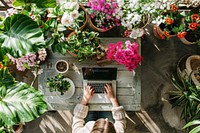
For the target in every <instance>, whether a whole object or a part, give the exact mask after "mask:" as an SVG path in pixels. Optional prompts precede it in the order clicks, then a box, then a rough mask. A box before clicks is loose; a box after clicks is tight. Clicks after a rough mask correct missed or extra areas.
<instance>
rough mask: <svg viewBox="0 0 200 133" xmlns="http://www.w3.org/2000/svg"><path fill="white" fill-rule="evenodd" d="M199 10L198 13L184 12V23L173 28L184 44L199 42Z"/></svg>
mask: <svg viewBox="0 0 200 133" xmlns="http://www.w3.org/2000/svg"><path fill="white" fill-rule="evenodd" d="M199 18H200V11H198V13H192V12H186V13H185V19H184V24H182V25H181V26H180V27H179V28H177V29H175V31H177V32H178V34H177V36H178V38H180V40H181V41H182V42H183V43H184V44H198V43H200V39H199V38H200V19H199Z"/></svg>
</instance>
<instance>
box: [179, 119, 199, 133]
mask: <svg viewBox="0 0 200 133" xmlns="http://www.w3.org/2000/svg"><path fill="white" fill-rule="evenodd" d="M191 126H196V127H194V128H193V129H192V130H190V132H189V133H199V132H200V120H193V121H190V122H188V123H187V124H186V125H185V126H184V127H183V129H186V128H189V127H191Z"/></svg>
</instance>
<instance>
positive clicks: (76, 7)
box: [71, 2, 79, 10]
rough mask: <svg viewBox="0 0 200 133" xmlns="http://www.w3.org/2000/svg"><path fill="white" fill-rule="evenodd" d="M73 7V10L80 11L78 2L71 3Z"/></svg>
mask: <svg viewBox="0 0 200 133" xmlns="http://www.w3.org/2000/svg"><path fill="white" fill-rule="evenodd" d="M71 7H72V9H74V10H78V9H79V4H78V2H72V3H71Z"/></svg>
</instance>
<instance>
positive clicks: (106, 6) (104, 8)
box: [87, 0, 120, 32]
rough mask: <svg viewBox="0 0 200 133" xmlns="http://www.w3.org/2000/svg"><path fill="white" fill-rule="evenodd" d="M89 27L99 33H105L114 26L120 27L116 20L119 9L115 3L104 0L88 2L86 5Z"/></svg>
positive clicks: (117, 19)
mask: <svg viewBox="0 0 200 133" xmlns="http://www.w3.org/2000/svg"><path fill="white" fill-rule="evenodd" d="M87 6H88V7H89V8H87V11H88V13H89V15H90V18H91V19H90V24H91V26H92V27H93V28H94V29H95V30H96V31H99V32H106V31H108V30H110V29H112V28H113V27H115V26H120V20H119V18H117V12H118V10H119V7H118V5H117V2H114V1H110V2H107V1H106V0H90V1H89V2H88V3H87Z"/></svg>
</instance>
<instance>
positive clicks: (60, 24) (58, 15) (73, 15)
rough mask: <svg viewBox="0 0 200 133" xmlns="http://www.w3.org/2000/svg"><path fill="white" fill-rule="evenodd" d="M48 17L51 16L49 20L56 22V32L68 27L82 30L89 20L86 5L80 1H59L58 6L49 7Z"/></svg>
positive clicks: (54, 26)
mask: <svg viewBox="0 0 200 133" xmlns="http://www.w3.org/2000/svg"><path fill="white" fill-rule="evenodd" d="M47 17H48V18H49V20H48V21H51V22H53V23H54V25H53V28H54V31H55V32H56V31H65V30H67V29H70V30H79V29H80V30H81V29H83V28H84V27H85V25H86V23H87V21H88V14H87V12H86V10H85V7H84V6H82V5H81V4H79V2H66V1H62V2H59V3H58V4H57V6H56V7H54V8H50V9H49V11H48V15H47ZM55 32H54V33H55Z"/></svg>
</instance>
